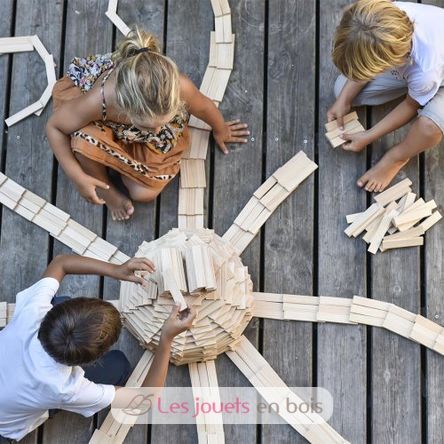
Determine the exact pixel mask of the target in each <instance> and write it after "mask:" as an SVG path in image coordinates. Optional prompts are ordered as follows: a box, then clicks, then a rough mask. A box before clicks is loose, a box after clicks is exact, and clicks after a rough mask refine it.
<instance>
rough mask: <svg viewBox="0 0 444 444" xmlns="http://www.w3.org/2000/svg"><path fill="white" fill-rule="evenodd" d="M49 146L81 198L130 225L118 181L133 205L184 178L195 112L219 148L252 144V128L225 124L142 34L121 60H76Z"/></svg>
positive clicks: (117, 56)
mask: <svg viewBox="0 0 444 444" xmlns="http://www.w3.org/2000/svg"><path fill="white" fill-rule="evenodd" d="M53 98H54V109H55V112H54V114H53V115H52V116H51V118H50V119H49V121H48V124H47V135H48V141H49V144H50V145H51V148H52V149H53V151H54V154H55V156H56V157H57V160H58V161H59V163H60V165H61V166H62V168H63V170H64V171H65V173H66V174H67V176H68V177H69V178H70V179H71V180H72V181H73V182H74V184H75V186H76V187H77V189H78V190H79V192H80V194H81V195H82V196H83V197H84V198H85V199H87V200H88V201H89V202H91V203H94V204H103V203H105V204H106V205H107V206H108V208H109V210H110V211H111V215H112V217H113V219H117V220H125V219H129V218H130V217H131V215H132V214H133V213H134V207H133V205H132V202H131V200H130V199H128V198H127V197H126V196H125V195H123V194H122V193H121V192H119V191H118V190H117V188H116V187H115V186H114V185H113V184H112V183H110V180H109V177H108V174H107V167H109V168H112V169H114V170H116V171H117V172H119V173H120V174H121V176H122V180H123V183H124V185H125V186H126V187H127V189H128V192H129V195H130V197H131V199H132V200H134V201H138V202H149V201H152V200H153V199H155V198H156V196H157V195H158V194H159V193H160V192H161V191H162V189H163V188H164V187H165V185H166V184H167V183H168V182H170V181H171V179H173V178H174V176H175V175H176V174H177V173H178V172H179V166H180V158H181V157H182V155H183V153H184V151H185V150H186V149H187V148H188V146H189V135H188V130H187V122H188V117H189V113H191V114H193V115H195V116H196V117H198V118H199V119H201V120H203V121H204V122H206V123H208V125H210V126H211V127H212V128H213V135H214V139H215V141H216V143H217V144H218V146H219V148H220V149H221V150H222V151H223V152H224V153H225V154H226V153H228V150H227V147H226V145H225V144H226V143H246V142H247V139H246V138H245V136H246V135H248V134H249V132H248V131H247V125H246V124H243V123H240V122H239V120H235V121H231V122H225V121H224V118H223V116H222V114H221V113H220V111H219V110H218V109H217V108H216V106H215V105H214V103H213V102H212V101H211V100H210V99H209V98H207V97H205V96H204V95H202V94H201V93H200V92H199V90H198V89H197V88H196V87H195V86H194V84H193V83H192V82H191V81H190V80H189V79H188V78H187V77H186V76H184V75H183V74H180V73H179V71H178V69H177V66H176V64H175V63H174V62H173V61H172V60H171V59H170V58H168V57H166V56H164V55H162V54H161V52H160V49H159V45H158V42H157V40H156V39H155V38H154V36H153V35H151V34H149V33H147V32H144V31H141V30H138V29H135V30H133V31H132V32H130V34H129V35H128V36H127V37H125V38H124V39H123V40H122V41H121V42H120V44H119V45H118V47H117V50H116V51H115V52H114V53H113V54H105V55H95V56H90V57H88V58H86V59H85V58H75V59H74V60H73V61H72V63H71V65H70V66H69V68H68V74H67V76H65V77H64V78H63V79H61V80H59V81H58V82H57V83H56V85H55V86H54V90H53Z"/></svg>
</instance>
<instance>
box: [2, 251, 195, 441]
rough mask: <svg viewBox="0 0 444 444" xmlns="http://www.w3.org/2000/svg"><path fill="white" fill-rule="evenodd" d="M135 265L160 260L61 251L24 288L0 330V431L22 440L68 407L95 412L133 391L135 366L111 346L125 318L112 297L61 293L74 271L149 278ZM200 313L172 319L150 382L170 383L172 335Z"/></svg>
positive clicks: (146, 268)
mask: <svg viewBox="0 0 444 444" xmlns="http://www.w3.org/2000/svg"><path fill="white" fill-rule="evenodd" d="M136 271H142V272H153V271H154V264H153V263H152V262H150V261H149V260H147V259H143V258H134V259H131V260H129V261H128V262H126V263H125V264H123V265H113V264H109V263H106V262H101V261H97V260H95V259H90V258H85V257H80V256H71V255H66V256H57V257H56V258H55V259H54V260H53V261H52V262H51V263H50V265H49V266H48V268H47V270H46V272H45V274H44V276H43V278H42V279H41V280H40V281H38V282H37V283H36V284H34V285H33V286H32V287H30V288H28V289H26V290H24V291H22V292H20V293H19V294H18V295H17V299H16V308H15V312H14V316H13V318H12V320H11V322H10V323H9V324H8V325H7V326H6V327H5V328H4V329H3V330H2V331H1V332H0V436H3V437H5V438H9V439H15V440H20V439H22V438H23V437H24V436H25V435H26V434H28V433H29V432H31V431H32V430H34V429H35V428H36V427H38V426H39V425H40V424H42V423H43V422H44V421H45V420H46V419H47V418H48V410H50V409H62V410H68V411H71V412H76V413H80V414H82V415H83V416H86V417H88V416H92V415H94V414H95V413H97V412H98V411H100V410H101V409H103V408H105V407H107V406H109V405H110V404H111V402H113V401H115V402H119V400H120V399H121V400H125V399H126V397H128V395H129V394H128V393H126V390H125V388H123V387H120V386H121V385H124V384H125V382H126V379H127V378H128V376H129V373H130V370H131V369H130V365H129V362H128V360H127V359H126V357H125V355H124V354H123V353H122V352H119V351H118V350H113V351H108V350H109V348H110V347H111V346H112V345H113V344H114V343H115V342H116V341H117V339H118V337H119V334H120V330H121V327H122V325H121V321H120V315H119V312H118V311H117V310H116V309H115V308H114V306H113V305H112V304H110V303H109V302H106V301H102V300H100V299H90V298H74V299H69V298H66V299H68V300H65V301H63V302H60V301H58V300H57V299H58V298H57V297H55V294H56V292H57V290H58V288H59V285H60V282H61V281H62V280H63V278H64V277H65V275H67V274H96V275H101V276H109V277H112V278H115V279H118V280H125V281H132V282H137V283H140V284H141V283H142V282H143V280H142V278H140V277H137V276H136V275H135V272H136ZM194 316H195V315H194V312H191V311H190V312H189V313H188V314H187V315H186V316H183V315H181V316H180V317H179V315H178V307H175V308H174V309H173V311H172V313H171V316H170V317H169V319H168V320H167V321H166V322H165V324H164V326H163V329H162V335H161V340H160V345H159V347H158V350H157V352H156V355H155V357H154V360H153V363H152V365H151V368H150V370H149V372H148V375H147V377H146V379H145V381H144V384H143V385H144V386H147V387H163V385H164V384H165V378H166V374H167V370H168V363H169V355H170V348H171V342H172V340H173V338H174V337H175V336H176V335H177V334H179V333H181V332H182V331H184V330H186V329H187V328H190V327H191V324H192V321H193V319H194Z"/></svg>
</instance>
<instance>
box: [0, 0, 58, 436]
mask: <svg viewBox="0 0 444 444" xmlns="http://www.w3.org/2000/svg"><path fill="white" fill-rule="evenodd" d="M14 3H16V2H14ZM11 5H12V2H8V1H6V2H4V3H2V6H1V14H0V16H1V17H0V32H1V33H2V35H9V32H10V29H11V27H10V23H11V22H10V20H11V18H12V9H11ZM16 7H17V10H16V25H15V31H14V32H15V34H16V35H28V34H33V33H36V32H38V33H39V35H40V38H41V40H42V41H43V42H44V44H47V45H49V44H51V48H52V50H53V52H54V54H55V55H56V57H57V58H58V57H59V54H60V35H61V22H62V15H63V11H62V4H60V3H58V4H54V5H52V4H51V5H50V4H41V3H40V2H38V1H27V2H19V3H17V5H16ZM47 23H52V24H53V26H51V27H49V26H46V24H47ZM8 60H9V57H8V56H2V57H0V76H1V77H2V79H1V84H2V85H4V87H3V88H2V91H1V92H0V100H1V103H2V105H3V104H4V100H5V95H7V94H10V107H9V110H8V113H9V114H10V115H12V114H14V112H16V111H19V110H20V109H22V108H24V107H26V106H27V105H29V104H30V103H32V102H35V101H36V100H37V99H38V98H39V97H40V95H41V93H42V92H43V90H44V89H45V87H46V84H47V81H46V73H45V67H44V63H43V62H42V60H41V58H40V56H39V55H38V54H37V53H36V52H29V53H22V54H15V55H14V56H13V64H12V73H11V75H12V77H11V89H10V92H9V90H8V89H7V88H5V86H7V80H6V79H7V75H6V67H7V64H8ZM3 111H4V107H3V106H2V111H1V115H0V117H1V118H2V119H3V118H4V117H5V116H4V114H3ZM48 115H49V111H48V110H45V112H44V113H43V114H42V116H41V117H40V118H37V117H31V118H29V119H27V121H26V122H25V121H24V122H20V123H18V124H17V125H15V126H14V127H12V128H10V129H8V135H7V139H6V143H5V144H4V146H2V147H1V148H0V150H1V153H0V154H1V155H3V150H6V148H7V155H6V165H5V172H6V174H7V175H9V176H10V177H11V179H12V180H15V181H17V182H18V183H19V184H20V185H23V186H25V187H26V188H29V189H31V190H33V191H35V192H36V193H38V194H39V195H41V196H42V197H44V198H45V199H50V198H51V174H50V172H51V169H52V165H53V162H52V160H53V156H52V153H51V152H50V150H49V149H48V146H47V141H46V135H45V124H46V121H47V118H48ZM3 126H4V125H1V127H2V129H1V132H0V136H1V137H3ZM2 145H3V144H2ZM2 213H3V215H2V227H1V240H0V277H1V278H2V279H3V280H4V281H5V282H8V285H7V286H4V287H3V288H2V289H1V290H0V300H1V301H11V302H13V301H15V295H16V294H17V293H18V292H19V291H20V290H23V289H25V288H26V287H28V286H30V285H32V284H33V283H34V282H36V281H37V280H39V279H40V278H41V276H42V273H43V271H44V269H45V267H46V265H47V257H48V248H49V243H48V240H49V236H48V234H47V233H46V232H44V231H43V230H42V229H40V228H38V227H37V226H35V225H33V224H32V223H30V222H29V221H27V220H25V219H23V218H22V217H20V216H19V215H17V214H13V213H12V212H10V211H9V210H6V209H2ZM17 264H20V273H17ZM37 434H38V433H37V431H35V432H33V433H31V434H30V435H28V436H27V437H26V438H25V439H24V440H23V442H26V443H31V442H32V443H36V442H37Z"/></svg>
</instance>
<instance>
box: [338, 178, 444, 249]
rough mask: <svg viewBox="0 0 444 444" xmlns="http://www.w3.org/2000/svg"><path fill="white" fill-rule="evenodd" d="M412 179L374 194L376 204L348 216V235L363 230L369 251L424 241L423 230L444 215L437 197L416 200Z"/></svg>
mask: <svg viewBox="0 0 444 444" xmlns="http://www.w3.org/2000/svg"><path fill="white" fill-rule="evenodd" d="M411 184H412V182H411V180H410V179H408V178H406V179H404V180H402V181H401V182H398V183H397V184H396V185H393V186H392V187H390V188H388V189H387V190H385V191H383V192H382V193H379V194H377V195H376V196H374V200H375V203H373V204H372V205H371V206H370V207H369V208H367V210H365V211H363V212H362V213H355V214H349V215H347V216H346V219H347V223H349V224H350V225H349V226H348V227H347V229H346V230H345V234H346V235H347V236H349V237H357V236H359V235H360V234H362V233H364V232H365V234H364V236H363V239H364V241H365V242H367V243H368V244H369V248H368V251H369V252H370V253H372V254H376V252H377V251H378V250H379V251H386V250H391V249H393V248H406V247H414V246H419V245H423V244H424V238H423V235H424V233H425V232H426V231H427V230H428V229H429V228H431V227H432V226H433V225H435V224H436V223H437V222H438V221H439V220H440V219H441V218H442V215H441V213H440V212H439V211H434V210H435V209H436V207H437V206H436V203H435V201H434V200H430V201H428V202H425V201H424V199H422V198H419V199H417V200H416V194H415V193H413V192H412V188H411Z"/></svg>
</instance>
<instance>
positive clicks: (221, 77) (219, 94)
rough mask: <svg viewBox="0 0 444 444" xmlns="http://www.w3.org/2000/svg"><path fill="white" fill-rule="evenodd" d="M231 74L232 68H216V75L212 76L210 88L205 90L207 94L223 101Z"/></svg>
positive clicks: (211, 97)
mask: <svg viewBox="0 0 444 444" xmlns="http://www.w3.org/2000/svg"><path fill="white" fill-rule="evenodd" d="M208 69H210V68H208ZM230 75H231V70H227V69H219V68H216V69H215V72H214V75H213V76H212V78H211V84H210V86H209V88H208V90H207V91H206V92H205V95H206V96H208V97H209V98H210V99H213V100H216V101H219V102H220V101H222V99H223V97H224V94H225V90H226V88H227V86H228V82H229V80H230Z"/></svg>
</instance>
